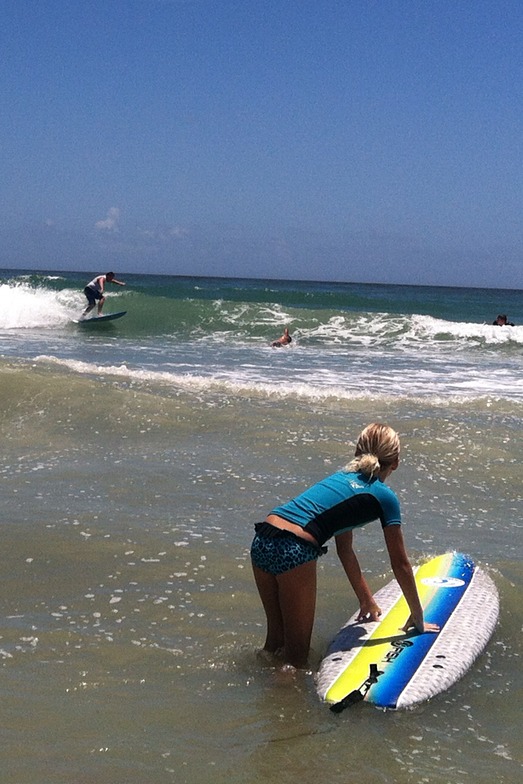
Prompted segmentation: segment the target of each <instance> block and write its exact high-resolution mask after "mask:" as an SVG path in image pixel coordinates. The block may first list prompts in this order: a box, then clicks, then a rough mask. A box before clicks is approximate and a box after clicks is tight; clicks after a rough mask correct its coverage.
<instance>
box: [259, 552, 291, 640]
mask: <svg viewBox="0 0 523 784" xmlns="http://www.w3.org/2000/svg"><path fill="white" fill-rule="evenodd" d="M252 569H253V572H254V579H255V581H256V586H257V588H258V593H259V594H260V599H261V600H262V604H263V609H264V610H265V615H266V617H267V637H266V639H265V645H264V646H263V648H264V650H266V651H269V653H276V652H277V651H279V650H281V649H283V644H284V639H283V619H282V614H281V608H280V602H279V597H278V594H279V590H278V583H277V580H276V576H275V575H274V574H269V572H264V571H263V570H262V569H259V568H258V567H257V566H255V565H254V564H253V565H252Z"/></svg>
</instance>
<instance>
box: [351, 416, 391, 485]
mask: <svg viewBox="0 0 523 784" xmlns="http://www.w3.org/2000/svg"><path fill="white" fill-rule="evenodd" d="M354 454H355V456H354V459H353V460H351V462H350V463H349V464H348V465H347V466H346V467H345V471H351V472H353V471H354V472H358V473H362V474H365V476H368V477H369V479H373V478H374V477H375V476H377V475H378V474H379V473H380V471H381V470H382V469H383V468H388V467H389V466H390V465H392V464H393V463H397V461H398V459H399V454H400V439H399V436H398V434H397V433H396V431H395V430H393V429H392V428H391V427H389V426H388V425H383V424H380V423H377V422H375V423H374V424H372V425H368V426H367V427H366V428H365V429H364V430H363V431H362V432H361V433H360V436H359V438H358V442H357V444H356V451H355V453H354Z"/></svg>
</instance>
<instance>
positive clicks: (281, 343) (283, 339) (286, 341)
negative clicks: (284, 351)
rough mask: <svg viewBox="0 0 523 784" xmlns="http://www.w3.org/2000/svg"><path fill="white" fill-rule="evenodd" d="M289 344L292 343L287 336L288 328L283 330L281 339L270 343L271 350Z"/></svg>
mask: <svg viewBox="0 0 523 784" xmlns="http://www.w3.org/2000/svg"><path fill="white" fill-rule="evenodd" d="M289 343H292V338H291V336H290V335H289V328H288V327H285V329H284V330H283V335H282V336H281V338H278V340H274V341H273V342H272V343H271V346H272V347H273V348H281V347H282V346H287V345H288V344H289Z"/></svg>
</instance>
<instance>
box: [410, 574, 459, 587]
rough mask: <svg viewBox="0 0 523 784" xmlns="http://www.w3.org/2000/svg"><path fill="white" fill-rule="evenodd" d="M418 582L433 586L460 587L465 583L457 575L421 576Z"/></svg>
mask: <svg viewBox="0 0 523 784" xmlns="http://www.w3.org/2000/svg"><path fill="white" fill-rule="evenodd" d="M420 582H422V583H423V585H430V586H432V587H434V588H461V586H462V585H465V580H460V579H459V578H458V577H423V578H422V579H421V580H420Z"/></svg>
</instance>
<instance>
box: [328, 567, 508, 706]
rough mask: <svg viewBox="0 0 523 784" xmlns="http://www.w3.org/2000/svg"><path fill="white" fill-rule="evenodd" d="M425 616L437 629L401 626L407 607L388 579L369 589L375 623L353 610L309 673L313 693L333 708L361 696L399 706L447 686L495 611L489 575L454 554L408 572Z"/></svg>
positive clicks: (480, 643) (487, 633)
mask: <svg viewBox="0 0 523 784" xmlns="http://www.w3.org/2000/svg"><path fill="white" fill-rule="evenodd" d="M415 579H416V585H417V587H418V593H419V596H420V600H421V603H422V605H423V610H424V615H425V620H426V621H427V622H429V623H437V624H439V626H440V628H441V631H440V632H439V633H438V634H434V633H428V632H427V633H425V634H419V633H418V632H416V631H409V632H407V633H406V632H403V631H401V628H402V627H403V626H404V625H405V623H406V621H407V618H408V617H409V608H408V606H407V602H406V601H405V599H404V597H403V594H402V592H401V589H400V587H399V585H398V583H397V582H396V580H392V581H391V582H390V583H389V584H388V585H386V586H385V587H384V588H382V589H381V590H380V591H377V593H376V594H375V598H376V601H377V602H378V604H379V606H380V607H381V610H382V616H381V618H380V620H379V621H378V622H367V623H362V622H358V621H357V620H356V618H357V616H358V613H355V614H354V615H353V616H352V617H351V618H349V620H348V621H347V623H346V624H345V626H343V627H342V628H341V629H340V631H339V632H338V634H337V635H336V637H335V638H334V640H333V641H332V643H331V644H330V646H329V649H328V651H327V655H326V656H325V658H324V659H323V661H322V662H321V665H320V668H319V671H318V673H317V676H316V687H317V691H318V694H319V696H320V697H321V699H323V700H324V701H325V702H327V703H330V707H331V710H333V711H335V712H340V711H341V710H343V709H344V708H346V707H348V706H349V705H352V704H354V703H356V702H361V701H362V700H365V701H366V702H371V703H373V704H374V705H377V706H380V707H382V708H392V709H397V708H406V707H409V706H411V705H415V704H416V703H418V702H422V701H423V700H427V699H429V698H430V697H434V696H435V695H436V694H439V693H440V692H442V691H444V690H445V689H448V688H449V686H451V685H452V684H453V683H455V682H456V681H457V680H458V679H459V678H461V677H462V676H463V675H464V674H465V673H466V671H467V670H468V669H469V668H470V667H471V665H472V664H473V662H474V660H475V659H476V658H477V656H479V654H480V653H481V651H482V650H483V649H484V647H485V646H486V644H487V642H488V641H489V639H490V637H491V635H492V633H493V631H494V628H495V626H496V623H497V619H498V615H499V597H498V592H497V590H496V586H495V585H494V583H493V581H492V580H491V578H490V577H489V576H488V575H487V574H486V573H485V572H484V571H482V570H481V569H480V568H479V567H478V566H476V565H475V564H474V562H473V561H472V559H471V558H469V557H467V556H466V555H463V554H462V553H447V554H445V555H440V556H438V557H437V558H433V559H431V560H430V561H428V562H427V563H425V564H423V565H422V566H420V567H419V568H418V569H416V570H415Z"/></svg>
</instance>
